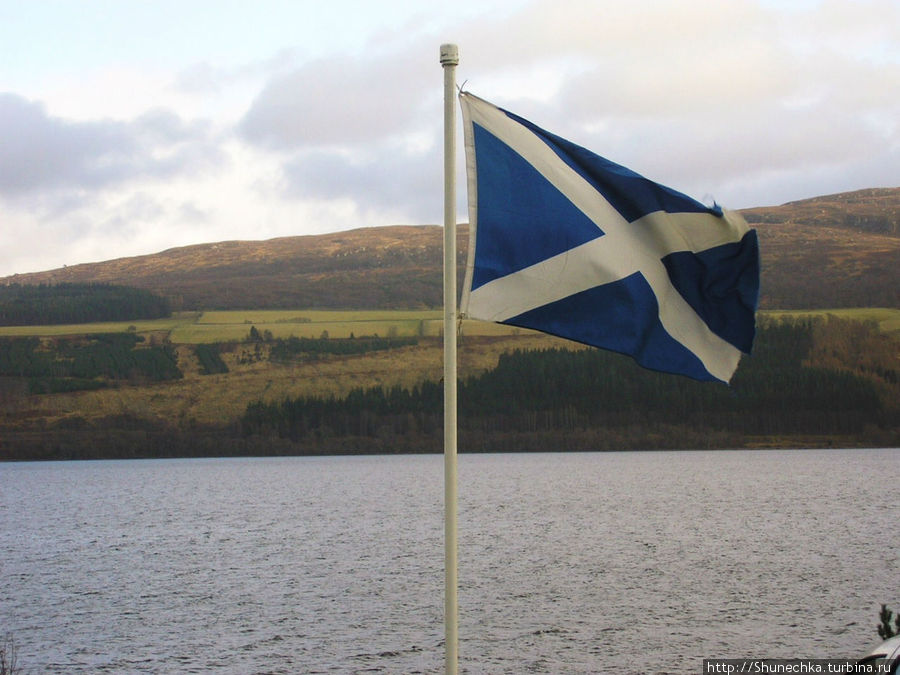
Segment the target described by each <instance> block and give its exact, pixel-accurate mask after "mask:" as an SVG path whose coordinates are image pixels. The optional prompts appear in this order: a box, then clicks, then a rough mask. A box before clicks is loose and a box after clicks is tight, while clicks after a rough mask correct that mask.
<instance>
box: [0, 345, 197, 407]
mask: <svg viewBox="0 0 900 675" xmlns="http://www.w3.org/2000/svg"><path fill="white" fill-rule="evenodd" d="M142 342H144V338H143V337H141V336H139V335H135V334H134V333H100V334H94V335H85V336H83V337H77V338H55V339H52V340H41V339H40V338H36V337H21V338H0V376H7V377H18V378H25V379H26V380H27V381H28V386H29V390H30V391H31V393H36V394H42V393H56V392H61V391H79V390H84V389H97V388H100V387H103V386H106V384H107V383H108V382H109V381H114V380H130V381H153V382H159V381H165V380H173V379H179V378H181V377H182V373H181V370H179V368H178V358H177V356H176V354H175V350H174V349H173V348H172V346H171V345H167V344H166V345H151V346H146V347H141V348H136V347H137V345H139V344H140V343H142Z"/></svg>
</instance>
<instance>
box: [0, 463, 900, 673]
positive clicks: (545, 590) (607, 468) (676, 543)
mask: <svg viewBox="0 0 900 675" xmlns="http://www.w3.org/2000/svg"><path fill="white" fill-rule="evenodd" d="M898 476H900V450H898V449H878V450H795V451H781V450H779V451H719V452H693V451H691V452H615V453H578V454H575V453H573V454H551V453H546V454H503V455H468V454H463V455H460V457H459V499H460V506H459V539H460V541H459V560H460V562H459V604H460V619H459V621H460V628H459V630H460V670H461V672H467V673H517V674H518V673H605V672H614V673H699V672H701V665H702V660H703V659H704V658H736V657H756V658H775V657H786V658H787V657H797V658H838V657H857V656H861V655H862V654H864V653H865V652H866V651H868V650H869V649H870V648H871V647H873V646H874V645H876V644H877V643H878V642H879V641H880V640H879V639H878V635H877V632H876V626H877V623H878V611H879V609H880V606H881V604H882V603H886V604H887V605H888V606H889V607H892V608H894V609H895V610H900V584H898V579H900V577H898V569H900V537H898V535H897V517H896V515H897V513H898V504H897V497H898V495H897V479H898ZM0 545H2V548H0V551H2V553H0V633H6V632H9V633H10V634H11V635H12V637H13V639H14V641H15V644H16V645H17V646H18V650H19V665H20V667H22V668H23V669H25V670H26V671H27V672H30V673H104V672H111V673H240V674H242V675H243V674H246V673H363V672H365V673H434V672H442V669H443V617H442V612H443V579H444V577H443V460H442V458H441V457H440V456H435V455H425V456H418V455H417V456H379V457H322V458H311V457H306V458H299V457H298V458H263V459H257V458H253V459H249V458H248V459H183V460H147V461H135V460H133V461H102V462H47V463H20V464H12V463H8V464H0Z"/></svg>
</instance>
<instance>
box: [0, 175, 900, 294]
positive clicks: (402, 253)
mask: <svg viewBox="0 0 900 675" xmlns="http://www.w3.org/2000/svg"><path fill="white" fill-rule="evenodd" d="M742 214H743V215H744V217H745V218H746V219H747V220H748V222H749V223H751V224H752V225H753V226H754V227H756V228H757V229H758V231H759V236H760V245H761V248H762V297H761V306H762V307H763V308H779V309H809V308H821V307H854V306H883V307H900V265H898V261H900V188H881V189H869V190H860V191H857V192H848V193H842V194H836V195H829V196H824V197H816V198H814V199H807V200H803V201H796V202H790V203H788V204H783V205H781V206H768V207H758V208H752V209H746V210H744V211H742ZM467 246H468V231H467V228H466V226H460V228H459V233H458V251H459V259H458V263H459V268H458V271H459V272H460V273H461V271H462V268H463V265H464V264H465V259H466V251H467ZM441 250H442V232H441V228H440V227H438V226H427V225H423V226H394V227H378V228H363V229H356V230H350V231H345V232H336V233H332V234H325V235H316V236H298V237H282V238H278V239H270V240H268V241H226V242H219V243H211V244H200V245H195V246H186V247H181V248H173V249H169V250H166V251H162V252H160V253H155V254H152V255H144V256H136V257H130V258H120V259H117V260H110V261H107V262H101V263H90V264H81V265H72V266H69V267H66V268H62V269H56V270H50V271H46V272H37V273H32V274H19V275H15V276H13V277H6V278H4V279H0V284H3V283H13V282H14V283H20V284H40V283H61V282H69V283H90V282H105V283H112V284H128V285H131V286H136V287H139V288H145V289H148V290H151V291H154V292H156V293H159V294H161V295H163V296H165V297H166V298H168V300H169V302H170V303H171V305H172V307H173V309H176V310H178V309H184V310H200V309H247V308H255V309H267V308H268V309H289V308H298V307H303V308H331V309H358V308H362V307H366V308H379V309H399V308H411V309H423V308H428V307H437V306H439V305H440V304H441V293H442V283H441V274H442V273H441V266H442V259H443V258H442V252H441Z"/></svg>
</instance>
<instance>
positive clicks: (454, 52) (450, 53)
mask: <svg viewBox="0 0 900 675" xmlns="http://www.w3.org/2000/svg"><path fill="white" fill-rule="evenodd" d="M441 65H442V66H458V65H459V47H457V46H456V45H454V44H444V45H441Z"/></svg>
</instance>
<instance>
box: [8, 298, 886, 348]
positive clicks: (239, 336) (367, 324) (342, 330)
mask: <svg viewBox="0 0 900 675" xmlns="http://www.w3.org/2000/svg"><path fill="white" fill-rule="evenodd" d="M760 315H761V316H767V317H772V318H781V317H806V316H810V317H812V316H819V317H823V316H828V315H834V316H837V317H839V318H842V319H854V320H857V321H865V320H872V321H875V322H876V323H878V326H879V328H880V330H881V331H882V332H884V333H891V334H900V309H888V308H882V307H860V308H852V309H817V310H789V311H781V310H770V311H765V312H760ZM251 326H255V327H256V330H258V331H259V332H260V334H262V333H264V332H265V331H269V332H270V333H271V334H272V336H273V337H276V338H287V337H291V336H295V337H310V338H319V337H322V336H323V335H325V334H327V335H328V337H332V338H348V337H350V336H351V335H353V336H355V337H363V336H374V335H377V336H379V337H439V336H440V335H441V332H442V330H443V315H442V312H441V311H440V310H421V311H415V310H347V311H336V310H335V311H326V310H304V309H296V310H238V311H221V312H219V311H217V312H181V313H177V314H175V315H173V316H171V317H169V318H166V319H154V320H152V321H121V322H108V323H84V324H68V325H60V326H3V327H0V336H26V335H37V336H41V337H57V336H61V335H84V334H86V333H123V332H126V331H129V330H132V331H136V332H137V333H144V334H149V333H157V334H159V333H164V334H166V335H167V336H168V338H169V339H170V340H171V341H172V342H174V343H176V344H198V343H211V342H240V341H242V340H244V339H246V338H247V336H248V335H249V333H250V327H251ZM526 332H528V331H526V330H524V329H519V328H510V327H507V326H502V325H500V324H494V323H488V322H485V321H473V320H465V321H463V322H462V326H461V334H462V335H514V334H517V333H526Z"/></svg>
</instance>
